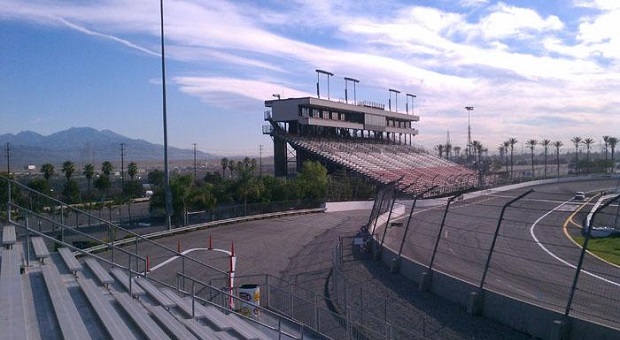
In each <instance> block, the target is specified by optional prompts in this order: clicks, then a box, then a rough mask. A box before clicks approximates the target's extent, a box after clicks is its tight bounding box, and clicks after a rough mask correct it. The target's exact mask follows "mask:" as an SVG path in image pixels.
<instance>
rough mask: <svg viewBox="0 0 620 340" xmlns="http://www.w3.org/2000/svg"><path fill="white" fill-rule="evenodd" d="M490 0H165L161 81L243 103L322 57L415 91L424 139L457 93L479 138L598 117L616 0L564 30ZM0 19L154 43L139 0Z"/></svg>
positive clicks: (304, 88) (375, 84) (155, 17)
mask: <svg viewBox="0 0 620 340" xmlns="http://www.w3.org/2000/svg"><path fill="white" fill-rule="evenodd" d="M490 3H491V2H490V1H487V0H462V1H460V2H459V3H458V5H459V6H461V7H457V8H455V9H454V10H452V11H447V10H442V9H439V8H432V7H422V6H413V5H399V4H398V3H397V2H386V3H385V4H383V5H382V6H377V5H376V3H375V4H374V7H373V6H371V5H372V4H373V1H361V2H346V1H343V2H336V3H334V2H332V1H327V0H323V1H301V0H299V1H297V2H292V3H291V2H282V3H279V5H280V6H270V7H268V8H267V7H266V6H265V5H264V4H263V3H260V4H257V3H254V2H251V1H250V2H230V1H217V0H210V1H167V2H166V3H165V10H166V19H165V23H166V42H167V51H168V57H169V58H170V59H173V60H176V61H180V62H181V63H180V64H182V65H183V67H182V68H180V69H182V74H180V73H179V74H173V75H172V78H173V79H174V80H173V84H175V85H176V86H178V87H179V89H180V90H181V91H182V92H183V93H186V94H188V95H191V96H195V97H197V98H200V100H202V101H204V102H207V103H210V104H212V105H217V106H222V107H230V106H234V105H241V106H243V107H244V108H245V107H248V106H251V107H254V108H255V109H254V111H256V110H260V107H259V108H256V106H257V105H260V104H257V102H262V101H264V100H266V99H271V95H272V94H273V93H281V94H283V97H288V96H305V95H313V94H310V93H308V92H312V89H313V86H314V83H313V81H314V79H313V77H312V76H313V72H312V71H313V70H314V69H315V68H322V69H326V70H329V71H332V72H335V73H337V77H342V76H343V75H345V76H351V77H354V78H358V79H360V80H361V83H360V88H358V91H359V92H358V94H359V93H364V91H365V94H366V95H369V96H375V97H377V98H384V97H387V88H397V89H401V90H403V91H404V92H412V93H416V94H417V95H418V99H417V100H416V107H417V108H418V109H419V112H420V113H421V114H422V121H421V123H420V124H421V129H420V131H421V132H422V133H423V134H424V133H425V130H426V131H434V133H437V135H433V136H431V137H429V138H430V139H433V138H439V137H438V136H439V133H440V130H444V132H441V134H442V135H444V136H445V130H447V129H450V130H451V131H452V133H453V136H454V137H455V139H456V138H457V137H459V136H460V134H462V131H463V124H462V121H459V120H457V119H455V118H454V116H455V112H460V110H461V108H462V106H464V105H470V104H471V105H474V106H476V107H477V109H476V116H477V117H483V118H479V119H484V122H485V124H486V126H479V127H478V129H479V130H478V131H479V132H480V133H481V134H484V133H487V134H488V135H489V136H494V137H492V138H496V137H495V136H497V135H503V136H504V137H506V136H508V135H512V134H515V131H518V133H519V134H522V135H524V136H525V135H527V134H528V133H531V134H538V135H542V134H543V133H544V127H541V124H540V122H541V121H545V119H549V118H552V119H556V120H557V121H564V120H563V117H567V116H568V117H570V119H575V118H579V117H582V116H580V115H582V114H587V117H589V118H588V119H589V120H590V121H591V122H593V123H600V124H603V125H602V126H601V125H599V129H600V128H601V127H608V126H609V124H607V126H605V124H604V123H601V122H603V121H604V120H605V119H607V117H608V116H605V112H612V113H617V111H614V110H617V109H615V107H614V106H613V105H612V104H615V103H617V99H616V94H615V93H616V89H617V88H618V85H619V84H620V75H619V73H618V69H617V67H615V68H614V66H615V65H616V64H617V62H618V60H619V59H620V46H619V44H620V42H619V41H620V39H618V38H619V35H618V33H617V30H616V29H615V26H614V23H616V22H618V21H620V9H619V8H620V2H617V1H614V0H609V1H603V0H598V1H585V0H583V1H575V2H574V3H573V5H574V6H575V10H578V9H583V8H588V13H590V16H588V17H583V18H582V19H581V21H580V25H579V27H578V28H575V29H578V31H575V32H573V31H571V29H573V28H572V27H567V26H569V23H568V21H566V24H565V23H564V22H563V21H562V20H564V17H563V16H560V14H558V15H557V16H556V15H546V16H543V15H541V14H539V12H538V11H537V10H536V9H535V8H524V7H518V5H510V4H507V3H504V2H499V3H496V4H495V5H491V4H490ZM515 3H517V4H518V2H515ZM463 7H466V8H467V10H469V9H472V8H476V9H475V11H476V12H477V13H476V15H475V16H474V15H471V13H464V12H459V11H460V10H462V8H463ZM371 8H376V10H374V11H371V10H369V9H371ZM592 10H593V11H592ZM592 13H594V14H592ZM2 18H5V20H7V19H8V20H22V21H28V22H37V23H40V24H44V25H55V26H59V25H64V26H65V27H70V28H71V29H74V30H77V31H80V32H83V33H84V34H88V35H91V36H96V37H98V38H102V39H108V40H112V41H115V42H117V43H119V44H123V45H124V46H127V47H129V48H132V49H136V50H140V51H142V52H144V53H147V54H158V51H159V47H158V46H159V45H158V44H159V40H158V38H159V6H158V3H154V2H153V1H147V0H136V1H122V0H113V1H101V2H95V3H93V2H64V1H40V0H39V1H30V2H25V3H24V2H21V1H19V2H18V1H11V0H7V1H6V3H5V4H3V8H2V9H0V20H2ZM560 18H562V19H560ZM609 64H610V65H612V66H609ZM300 74H301V75H300ZM306 75H307V76H306ZM337 77H335V78H337ZM334 81H338V82H341V80H336V79H334ZM333 86H336V87H337V86H340V85H333ZM358 98H359V97H358ZM369 99H373V98H369ZM248 103H249V104H248ZM616 106H617V105H616ZM476 123H477V124H478V123H479V122H478V121H477V122H476ZM481 125H482V124H481ZM438 126H439V127H438ZM579 128H583V127H579ZM537 129H540V131H539V130H537ZM566 129H567V131H570V132H571V133H573V132H574V131H575V129H577V127H575V126H572V125H570V124H567V127H566ZM459 131H460V132H459ZM575 133H576V132H575ZM609 133H611V132H609ZM425 138H427V137H425V136H420V139H421V140H422V139H425ZM485 138H486V137H485ZM492 138H491V137H489V138H488V139H489V141H488V143H492V141H491V139H492ZM480 139H483V138H480ZM483 141H484V139H483ZM494 143H495V142H493V144H494Z"/></svg>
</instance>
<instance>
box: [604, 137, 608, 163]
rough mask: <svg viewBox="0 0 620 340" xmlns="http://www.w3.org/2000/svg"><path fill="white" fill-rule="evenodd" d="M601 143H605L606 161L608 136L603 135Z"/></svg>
mask: <svg viewBox="0 0 620 340" xmlns="http://www.w3.org/2000/svg"><path fill="white" fill-rule="evenodd" d="M603 143H605V163H607V153H608V152H607V148H608V147H609V136H607V135H605V136H603Z"/></svg>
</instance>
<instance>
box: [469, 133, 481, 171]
mask: <svg viewBox="0 0 620 340" xmlns="http://www.w3.org/2000/svg"><path fill="white" fill-rule="evenodd" d="M471 147H472V149H473V150H474V162H476V167H477V168H478V169H480V159H481V158H482V157H481V155H482V143H480V141H477V140H475V141H472V142H471ZM476 156H477V158H476Z"/></svg>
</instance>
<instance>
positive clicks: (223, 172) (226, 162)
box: [220, 157, 228, 177]
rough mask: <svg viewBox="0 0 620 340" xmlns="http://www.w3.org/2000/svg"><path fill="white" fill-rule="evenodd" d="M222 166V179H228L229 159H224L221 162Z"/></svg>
mask: <svg viewBox="0 0 620 340" xmlns="http://www.w3.org/2000/svg"><path fill="white" fill-rule="evenodd" d="M220 164H221V165H222V177H226V168H227V167H228V158H226V157H224V158H222V160H220Z"/></svg>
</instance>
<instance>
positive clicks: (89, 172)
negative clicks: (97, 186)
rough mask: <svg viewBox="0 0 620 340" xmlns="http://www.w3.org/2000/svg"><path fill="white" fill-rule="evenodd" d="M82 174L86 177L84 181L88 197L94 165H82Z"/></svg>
mask: <svg viewBox="0 0 620 340" xmlns="http://www.w3.org/2000/svg"><path fill="white" fill-rule="evenodd" d="M82 174H83V175H84V177H86V181H87V182H88V197H89V199H90V186H91V183H92V181H93V176H94V175H95V167H94V166H93V165H92V164H90V163H89V164H86V165H84V171H83V172H82Z"/></svg>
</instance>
